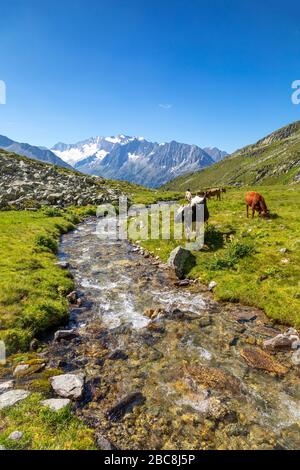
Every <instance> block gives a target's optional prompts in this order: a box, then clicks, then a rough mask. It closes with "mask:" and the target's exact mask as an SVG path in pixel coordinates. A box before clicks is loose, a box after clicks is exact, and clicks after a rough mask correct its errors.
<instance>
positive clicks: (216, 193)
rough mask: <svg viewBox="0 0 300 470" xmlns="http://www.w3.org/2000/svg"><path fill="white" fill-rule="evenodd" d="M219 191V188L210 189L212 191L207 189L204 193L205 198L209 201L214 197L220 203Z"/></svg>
mask: <svg viewBox="0 0 300 470" xmlns="http://www.w3.org/2000/svg"><path fill="white" fill-rule="evenodd" d="M221 191H222V190H221V189H220V188H212V189H208V190H207V191H206V197H208V199H210V198H211V197H215V196H216V198H217V199H218V201H221Z"/></svg>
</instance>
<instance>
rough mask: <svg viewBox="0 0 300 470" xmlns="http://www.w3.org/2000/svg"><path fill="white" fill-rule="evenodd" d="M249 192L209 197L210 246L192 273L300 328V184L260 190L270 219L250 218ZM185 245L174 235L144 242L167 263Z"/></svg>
mask: <svg viewBox="0 0 300 470" xmlns="http://www.w3.org/2000/svg"><path fill="white" fill-rule="evenodd" d="M245 191H246V190H245V189H243V190H241V189H229V190H228V192H227V194H226V195H225V196H224V197H223V200H222V201H221V202H219V201H217V200H210V201H208V207H209V211H210V215H211V217H210V220H209V224H207V227H206V235H205V244H206V245H205V246H204V248H203V249H202V250H201V251H200V252H195V253H194V254H195V256H196V265H195V266H194V267H193V268H192V269H191V271H190V272H189V274H188V277H191V278H199V279H200V280H201V281H202V282H204V283H206V284H208V283H209V282H210V281H212V280H214V281H216V282H217V284H218V285H217V287H216V289H215V294H216V298H217V299H218V300H224V301H232V302H238V301H240V302H242V303H244V304H246V305H251V306H255V307H260V308H262V309H264V311H265V312H266V314H267V315H268V316H269V317H270V318H271V319H273V320H275V321H277V322H282V323H286V324H291V325H295V326H297V327H299V326H300V249H299V248H300V220H299V205H300V187H299V186H294V187H283V186H282V187H280V186H266V187H261V188H259V192H260V193H262V194H263V195H264V196H265V199H266V202H267V204H268V206H269V208H270V210H271V217H270V219H268V220H266V219H261V218H257V215H256V217H255V219H254V220H251V219H249V220H247V219H246V215H245V205H244V194H245ZM180 244H181V245H182V244H184V243H183V242H182V241H178V240H174V237H172V238H171V240H144V241H143V240H142V241H141V245H142V246H143V247H144V248H145V249H147V250H149V251H150V252H152V253H153V254H154V255H155V256H157V255H158V256H160V258H162V259H163V260H164V261H166V260H167V259H168V257H169V254H170V252H171V251H172V249H174V248H175V247H176V246H178V245H180ZM282 249H286V250H287V251H286V252H284V251H285V250H282ZM280 250H282V252H281V251H280Z"/></svg>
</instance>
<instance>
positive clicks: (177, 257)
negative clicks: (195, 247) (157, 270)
mask: <svg viewBox="0 0 300 470" xmlns="http://www.w3.org/2000/svg"><path fill="white" fill-rule="evenodd" d="M194 264H195V257H194V255H193V254H192V253H191V252H190V251H189V250H186V249H185V248H182V247H181V246H178V247H177V248H175V250H173V251H172V252H171V254H170V256H169V259H168V266H170V267H171V268H173V269H174V270H175V274H176V276H177V277H178V278H179V279H182V278H183V277H184V274H185V273H186V271H188V270H189V269H190V268H191V267H192V266H193V265H194Z"/></svg>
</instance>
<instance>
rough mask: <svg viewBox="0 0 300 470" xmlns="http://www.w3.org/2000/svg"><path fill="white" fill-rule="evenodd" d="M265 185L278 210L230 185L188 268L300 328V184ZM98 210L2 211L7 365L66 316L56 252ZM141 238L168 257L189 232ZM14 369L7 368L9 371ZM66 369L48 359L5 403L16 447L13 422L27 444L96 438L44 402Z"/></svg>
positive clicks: (223, 296) (144, 196) (2, 439)
mask: <svg viewBox="0 0 300 470" xmlns="http://www.w3.org/2000/svg"><path fill="white" fill-rule="evenodd" d="M259 192H261V193H262V194H263V195H264V196H265V198H266V201H267V204H268V206H269V208H270V210H271V215H272V216H271V218H270V220H262V219H258V218H255V219H254V220H253V221H252V220H251V219H249V220H246V218H245V207H244V203H243V200H244V193H245V189H243V190H241V189H229V190H228V192H227V193H226V195H225V196H224V198H223V200H222V201H220V202H219V201H209V202H208V205H209V210H210V214H211V218H210V221H209V224H208V226H207V230H206V247H205V249H204V250H202V251H200V252H197V253H195V256H196V261H197V262H196V265H195V266H194V267H193V269H192V270H191V271H190V272H189V273H187V277H190V278H198V279H200V281H201V282H203V283H209V282H210V281H216V283H217V286H216V288H215V296H216V298H217V299H218V300H224V301H231V302H241V303H244V304H247V305H250V306H255V307H259V308H262V309H263V310H264V311H265V312H266V314H267V315H268V317H269V318H271V319H273V320H274V321H276V322H280V323H284V324H290V325H294V326H296V327H298V328H299V326H300V250H299V248H300V221H299V203H300V188H299V187H297V186H289V187H287V186H286V187H265V188H259ZM174 196H176V197H178V194H168V193H164V194H160V193H159V192H157V193H156V195H154V194H153V192H151V191H145V192H144V193H143V192H142V191H140V192H139V193H137V194H136V195H134V198H133V200H134V202H139V203H142V202H145V203H147V204H149V203H154V202H156V200H159V199H160V200H161V199H162V200H164V199H165V200H166V199H173V198H174ZM93 213H94V208H91V207H90V208H85V209H84V208H83V209H76V210H75V209H73V210H72V209H69V210H68V211H64V212H62V211H57V210H55V209H51V208H48V209H44V210H39V211H37V212H31V211H19V212H17V211H7V212H1V217H0V243H1V255H0V256H1V260H0V261H1V276H0V318H1V324H0V340H1V339H2V340H4V341H5V343H6V345H7V347H8V352H9V353H14V352H16V351H19V353H18V354H17V355H14V356H11V359H10V363H9V364H8V367H14V366H15V365H16V364H18V363H20V362H21V363H22V362H24V361H25V362H26V363H28V362H30V361H32V364H33V365H34V364H35V361H36V355H35V354H28V353H25V354H24V353H22V354H20V351H26V350H28V348H29V344H30V341H31V340H32V338H34V337H36V336H39V335H41V334H43V333H45V332H46V331H47V330H48V329H49V328H52V327H55V326H59V325H62V324H64V322H66V321H67V318H68V314H69V307H68V302H67V300H66V295H67V294H68V292H70V291H71V290H72V289H73V279H72V277H71V275H70V274H69V272H68V270H65V269H62V268H61V267H60V266H59V265H57V258H56V256H55V252H56V249H57V244H58V242H59V238H60V235H61V234H62V233H65V232H67V231H69V230H70V229H72V228H73V227H74V226H75V224H76V223H77V222H79V221H80V219H81V217H82V216H85V215H89V214H93ZM140 244H141V245H142V246H143V247H144V248H145V249H147V250H148V251H149V252H152V253H153V254H154V255H155V256H159V257H160V258H161V259H162V260H164V261H165V260H167V259H168V256H169V254H170V252H171V251H172V249H174V247H175V246H177V245H178V244H180V242H178V241H175V240H174V239H173V240H170V241H166V240H163V241H162V240H154V241H146V240H144V241H143V240H141V242H140ZM181 244H182V242H181ZM6 372H7V371H6ZM6 372H5V368H0V377H1V374H2V373H4V375H5V373H6ZM59 373H61V372H60V371H59V370H57V369H53V370H52V369H51V368H50V369H49V368H48V369H47V371H45V374H46V375H45V376H42V377H40V380H38V381H36V389H34V390H33V393H32V395H31V397H30V398H29V399H27V400H25V401H24V402H23V403H22V404H20V405H18V406H17V407H13V408H11V409H8V410H4V411H1V419H2V422H1V428H0V444H4V445H5V446H6V447H7V445H8V443H9V440H8V439H7V437H8V435H9V433H10V432H11V431H14V430H16V429H19V428H20V429H27V428H28V429H29V431H30V432H29V434H30V436H31V438H30V439H31V442H30V444H29V443H28V442H27V441H26V434H25V437H24V439H23V440H22V441H21V442H20V443H19V444H18V443H12V446H13V448H18V445H19V446H20V448H28V447H30V448H50V449H51V448H56V449H76V448H86V449H92V448H94V447H95V441H94V437H93V432H92V431H91V430H90V429H89V428H87V427H86V426H85V425H84V424H83V423H82V422H81V421H80V420H78V418H76V417H75V416H74V415H73V414H72V413H71V412H70V410H69V409H65V410H63V411H61V412H60V413H58V414H57V413H54V412H51V411H45V409H43V408H42V407H41V406H40V405H39V402H40V400H41V398H42V397H44V396H45V394H46V396H47V393H49V377H51V375H57V374H59Z"/></svg>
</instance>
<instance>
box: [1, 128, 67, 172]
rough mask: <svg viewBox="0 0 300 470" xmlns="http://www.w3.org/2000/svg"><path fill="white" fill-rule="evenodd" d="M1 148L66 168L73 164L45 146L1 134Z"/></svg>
mask: <svg viewBox="0 0 300 470" xmlns="http://www.w3.org/2000/svg"><path fill="white" fill-rule="evenodd" d="M0 148H2V149H4V150H7V151H8V152H13V153H17V154H19V155H22V156H24V157H28V158H33V159H34V160H39V161H41V162H45V163H52V164H53V165H57V166H61V167H64V168H71V166H70V165H69V164H68V163H66V162H64V161H63V160H61V159H60V158H59V157H58V156H57V155H55V154H54V153H53V152H51V150H48V149H47V148H44V147H36V146H34V145H29V144H25V143H20V142H15V141H14V140H11V139H9V138H8V137H5V136H3V135H0Z"/></svg>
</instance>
